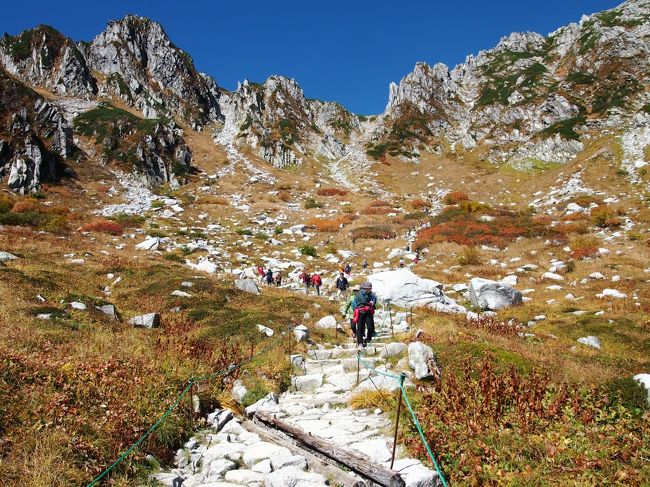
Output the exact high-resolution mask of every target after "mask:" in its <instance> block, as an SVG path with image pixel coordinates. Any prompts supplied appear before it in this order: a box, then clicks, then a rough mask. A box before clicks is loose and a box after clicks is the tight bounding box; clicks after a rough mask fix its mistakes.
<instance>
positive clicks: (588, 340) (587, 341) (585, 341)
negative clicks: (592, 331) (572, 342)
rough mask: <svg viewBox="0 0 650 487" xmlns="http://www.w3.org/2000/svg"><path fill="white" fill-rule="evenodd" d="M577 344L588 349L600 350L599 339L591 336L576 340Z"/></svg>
mask: <svg viewBox="0 0 650 487" xmlns="http://www.w3.org/2000/svg"><path fill="white" fill-rule="evenodd" d="M577 342H578V343H581V344H582V345H587V346H588V347H591V348H596V349H598V350H600V348H601V347H602V344H601V343H600V339H599V338H598V337H595V336H593V335H589V336H586V337H581V338H578V340H577Z"/></svg>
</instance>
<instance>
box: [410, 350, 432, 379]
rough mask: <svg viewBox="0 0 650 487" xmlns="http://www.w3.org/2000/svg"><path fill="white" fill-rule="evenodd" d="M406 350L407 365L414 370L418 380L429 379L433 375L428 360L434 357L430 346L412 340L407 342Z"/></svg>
mask: <svg viewBox="0 0 650 487" xmlns="http://www.w3.org/2000/svg"><path fill="white" fill-rule="evenodd" d="M408 350H409V366H410V367H411V368H412V369H413V371H414V372H415V378H416V379H419V380H423V379H431V378H432V377H433V375H432V374H431V370H430V369H429V362H430V361H431V360H433V358H434V354H433V350H432V349H431V347H430V346H428V345H425V344H424V343H422V342H413V343H410V344H409V346H408Z"/></svg>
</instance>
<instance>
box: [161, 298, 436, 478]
mask: <svg viewBox="0 0 650 487" xmlns="http://www.w3.org/2000/svg"><path fill="white" fill-rule="evenodd" d="M388 318H389V317H388V313H386V312H385V311H382V310H380V311H378V314H377V320H376V321H377V323H376V325H377V328H376V331H377V336H376V337H375V339H374V340H373V342H372V343H371V344H370V345H368V347H366V349H365V350H363V351H362V352H359V351H358V349H357V347H356V346H355V345H354V344H352V343H346V344H343V345H331V344H325V345H322V344H315V343H311V342H310V347H309V349H308V351H307V353H306V354H304V355H302V354H301V355H291V356H290V357H288V358H287V360H291V364H292V371H293V372H292V377H291V387H290V388H289V390H288V391H286V392H284V393H283V394H281V395H279V396H276V395H275V394H272V393H271V394H269V395H267V396H266V397H264V398H262V399H260V400H259V401H258V402H256V403H255V404H253V405H251V406H249V407H248V408H246V417H240V416H237V415H236V414H234V413H233V412H232V411H230V410H228V409H220V410H217V411H215V412H213V413H212V414H210V415H209V416H208V418H207V421H208V424H209V425H210V426H209V427H208V428H206V429H204V430H201V431H199V432H197V433H196V434H195V436H194V437H192V438H191V439H190V440H189V441H188V442H187V443H186V444H185V446H184V448H182V449H180V450H179V451H178V452H177V453H176V460H175V464H176V466H175V468H174V469H172V470H170V471H166V472H162V473H158V474H154V475H153V476H152V478H153V479H155V480H157V481H159V482H160V483H161V484H162V485H165V486H170V487H175V486H179V485H182V486H183V487H235V486H241V485H246V486H261V485H268V486H276V487H289V486H319V485H343V486H353V485H357V486H361V485H391V486H392V485H406V486H409V487H425V486H437V485H443V483H441V481H440V479H439V476H438V474H437V473H436V472H435V471H432V470H430V469H429V468H427V467H426V466H424V465H423V464H422V462H420V461H419V460H416V459H413V458H408V457H407V456H406V455H405V453H404V452H403V451H402V448H401V447H400V445H399V439H398V445H397V448H396V456H395V461H394V464H393V468H392V471H391V469H390V465H391V453H392V451H393V434H394V430H395V424H394V422H393V421H392V420H391V419H390V418H389V416H388V413H389V412H388V411H382V410H381V409H378V408H377V409H374V410H371V409H360V410H355V409H352V408H351V407H350V406H348V402H349V400H350V399H351V398H352V397H353V396H354V395H355V394H357V393H360V392H362V391H374V390H379V389H381V390H382V391H383V393H384V394H396V393H397V394H398V393H399V392H397V391H399V389H400V384H399V381H396V380H393V379H392V378H391V377H390V375H392V374H395V373H396V372H395V370H394V369H395V366H392V365H391V363H390V362H389V361H388V360H387V359H389V358H397V357H400V356H402V355H404V357H403V358H401V360H400V362H399V363H398V365H397V369H398V370H403V369H408V366H409V365H408V363H407V362H409V361H410V360H409V359H410V358H411V353H409V359H407V358H406V355H405V354H406V352H407V349H408V346H407V345H406V344H404V343H400V342H395V341H392V340H391V336H392V334H393V333H394V332H395V331H404V328H405V325H404V323H403V322H402V323H400V324H399V325H391V323H392V321H393V320H392V319H388ZM393 318H394V317H393ZM398 320H399V317H398ZM391 326H392V327H393V329H391ZM305 330H306V328H305V329H303V328H302V327H299V329H296V330H294V334H295V336H296V339H297V340H299V341H300V340H304V339H306V338H307V337H306V336H305V335H306V332H305ZM409 352H410V351H409ZM358 354H359V355H358ZM359 356H361V357H363V358H362V359H361V360H358V357H359ZM384 374H385V375H384ZM412 386H413V383H412V382H411V381H410V380H409V379H406V382H405V383H404V387H412ZM278 424H280V429H282V430H284V431H281V430H280V429H278V428H276V427H277V426H278ZM287 431H289V432H290V434H289V435H287V434H286V432H287ZM314 443H316V447H314ZM308 444H309V445H308ZM323 453H324V454H323ZM328 456H329V457H334V458H336V459H337V460H339V461H340V460H341V458H344V459H345V460H344V464H343V465H341V464H339V463H337V462H335V461H333V460H332V459H331V458H327V457H328ZM357 467H360V469H357ZM355 470H356V472H355ZM360 472H364V473H362V474H360ZM395 474H398V475H397V476H396V475H395ZM400 479H401V480H400ZM402 481H403V483H402ZM359 482H362V483H359Z"/></svg>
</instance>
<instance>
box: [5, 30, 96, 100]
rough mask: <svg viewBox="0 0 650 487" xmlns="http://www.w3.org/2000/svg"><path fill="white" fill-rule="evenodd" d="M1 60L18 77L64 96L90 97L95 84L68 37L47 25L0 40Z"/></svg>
mask: <svg viewBox="0 0 650 487" xmlns="http://www.w3.org/2000/svg"><path fill="white" fill-rule="evenodd" d="M0 63H1V64H2V65H3V66H4V67H5V69H6V70H7V71H8V72H9V73H11V74H12V75H14V76H17V77H18V78H20V79H21V80H23V81H25V82H27V83H29V84H32V85H39V86H43V87H46V88H48V89H49V90H51V91H52V92H54V93H56V94H58V95H63V96H80V97H91V96H93V95H95V94H96V93H97V83H96V81H95V78H93V76H92V75H91V73H90V70H89V69H88V66H87V65H86V60H85V59H84V57H83V55H82V54H81V52H80V51H79V49H78V48H77V46H76V45H75V44H74V42H72V41H71V40H70V39H68V38H67V37H65V36H64V35H63V34H61V33H60V32H58V31H57V30H56V29H53V28H52V27H49V26H47V25H39V26H38V27H35V28H33V29H29V30H26V31H24V32H23V33H21V34H19V35H16V36H10V35H7V34H5V35H4V37H2V39H1V40H0Z"/></svg>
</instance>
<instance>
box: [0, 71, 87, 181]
mask: <svg viewBox="0 0 650 487" xmlns="http://www.w3.org/2000/svg"><path fill="white" fill-rule="evenodd" d="M73 149H74V144H73V142H72V129H71V127H70V126H69V124H68V122H67V121H66V119H65V118H64V117H63V115H62V114H61V113H60V111H59V110H58V109H57V108H56V107H55V106H53V105H51V104H49V103H48V102H46V101H45V100H43V98H42V97H41V96H40V95H38V94H37V93H36V92H34V91H33V90H31V89H30V88H28V87H27V86H25V85H24V84H22V83H21V82H19V81H16V80H15V79H12V78H11V77H10V76H9V75H8V74H7V73H6V72H5V71H4V70H2V69H1V68H0V179H3V180H4V181H5V183H6V184H7V186H9V187H10V188H11V189H13V190H14V191H18V192H20V193H27V192H33V191H36V190H37V189H38V187H39V185H40V184H41V183H42V182H47V181H56V180H57V179H58V178H59V177H60V176H62V175H63V174H64V173H65V166H64V164H63V160H64V159H66V158H69V157H71V156H72V153H73Z"/></svg>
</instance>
